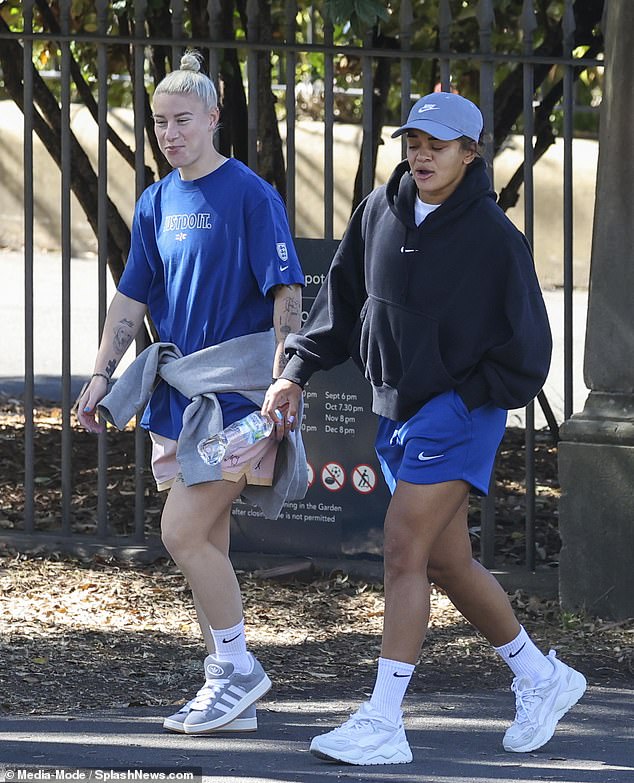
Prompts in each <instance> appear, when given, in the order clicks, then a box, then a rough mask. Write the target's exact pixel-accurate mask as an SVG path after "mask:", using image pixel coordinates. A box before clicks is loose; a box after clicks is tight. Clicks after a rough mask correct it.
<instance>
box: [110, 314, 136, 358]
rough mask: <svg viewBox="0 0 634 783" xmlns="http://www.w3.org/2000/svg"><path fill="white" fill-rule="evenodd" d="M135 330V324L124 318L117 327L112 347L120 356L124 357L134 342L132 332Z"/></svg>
mask: <svg viewBox="0 0 634 783" xmlns="http://www.w3.org/2000/svg"><path fill="white" fill-rule="evenodd" d="M133 328H134V323H133V322H132V321H128V319H127V318H122V319H121V321H119V323H118V324H117V326H116V327H115V329H114V337H113V340H112V347H113V348H114V351H115V353H116V354H117V355H118V356H123V354H124V353H125V352H126V351H127V350H128V346H129V345H130V343H131V342H132V334H131V331H130V330H131V329H133Z"/></svg>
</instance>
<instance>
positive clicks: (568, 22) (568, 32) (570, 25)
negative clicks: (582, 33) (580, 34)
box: [561, 0, 577, 54]
mask: <svg viewBox="0 0 634 783" xmlns="http://www.w3.org/2000/svg"><path fill="white" fill-rule="evenodd" d="M573 5H574V0H566V1H565V4H564V15H563V18H562V20H561V26H562V30H563V34H564V41H563V44H564V54H570V52H571V51H572V48H573V46H574V36H575V30H576V28H577V23H576V20H575V12H574V8H573Z"/></svg>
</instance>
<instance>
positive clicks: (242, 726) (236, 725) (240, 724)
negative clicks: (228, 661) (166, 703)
mask: <svg viewBox="0 0 634 783" xmlns="http://www.w3.org/2000/svg"><path fill="white" fill-rule="evenodd" d="M204 689H205V686H204V685H203V687H202V688H201V689H200V691H198V693H197V694H196V698H198V696H199V695H200V693H201V691H203V690H204ZM194 701H195V699H190V700H189V701H188V702H187V704H183V706H182V707H181V708H180V709H179V710H178V712H175V713H174V714H173V715H169V716H168V717H167V718H165V720H164V721H163V728H164V729H167V730H168V731H176V732H178V733H179V734H185V725H184V724H185V718H186V717H187V716H188V715H189V711H190V710H191V705H192V704H193V703H194ZM257 728H258V716H257V713H256V710H255V704H251V705H250V706H249V707H247V708H246V710H245V711H244V712H242V713H240V715H239V716H238V717H237V718H234V719H233V720H232V721H231V723H226V724H225V725H224V726H221V727H220V728H219V729H216V731H230V732H241V731H256V730H257Z"/></svg>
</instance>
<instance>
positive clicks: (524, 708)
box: [511, 683, 539, 723]
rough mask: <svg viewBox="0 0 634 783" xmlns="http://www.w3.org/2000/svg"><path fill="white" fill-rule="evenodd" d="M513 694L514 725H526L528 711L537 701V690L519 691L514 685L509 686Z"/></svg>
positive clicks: (528, 718) (526, 689) (525, 689)
mask: <svg viewBox="0 0 634 783" xmlns="http://www.w3.org/2000/svg"><path fill="white" fill-rule="evenodd" d="M511 688H512V690H513V691H514V693H515V709H516V712H517V714H516V717H515V721H516V723H526V722H527V721H529V720H530V714H529V710H530V709H531V708H532V707H533V706H534V704H535V702H536V701H537V700H539V695H538V693H537V688H523V689H522V690H520V689H519V688H518V687H517V685H516V683H513V685H512V686H511Z"/></svg>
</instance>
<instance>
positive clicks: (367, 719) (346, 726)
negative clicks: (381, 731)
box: [335, 713, 381, 732]
mask: <svg viewBox="0 0 634 783" xmlns="http://www.w3.org/2000/svg"><path fill="white" fill-rule="evenodd" d="M377 723H378V724H380V723H381V720H380V719H378V718H375V717H372V716H370V715H367V716H366V715H359V713H355V714H354V715H352V716H350V717H349V718H348V720H347V721H346V722H345V723H342V724H341V726H339V727H338V728H336V729H335V731H347V732H350V731H354V732H359V731H363V729H364V728H365V726H367V725H368V724H369V725H373V724H377Z"/></svg>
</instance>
